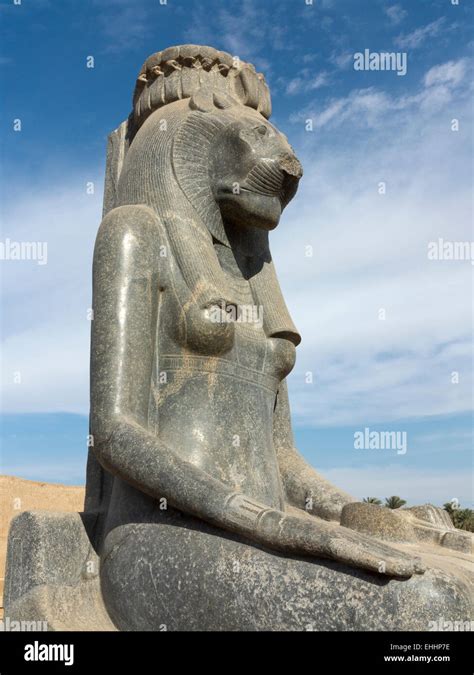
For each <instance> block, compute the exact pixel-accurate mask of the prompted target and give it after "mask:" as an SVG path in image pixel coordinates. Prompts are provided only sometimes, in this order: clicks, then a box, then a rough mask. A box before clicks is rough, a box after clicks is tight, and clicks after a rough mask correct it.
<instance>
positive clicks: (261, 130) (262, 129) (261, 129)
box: [255, 124, 267, 136]
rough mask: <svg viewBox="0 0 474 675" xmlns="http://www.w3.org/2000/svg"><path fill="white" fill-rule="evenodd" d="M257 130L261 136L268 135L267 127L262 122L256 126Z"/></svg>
mask: <svg viewBox="0 0 474 675" xmlns="http://www.w3.org/2000/svg"><path fill="white" fill-rule="evenodd" d="M255 131H256V132H257V134H258V135H259V136H266V135H267V127H266V126H264V125H263V124H261V125H260V126H258V127H256V128H255Z"/></svg>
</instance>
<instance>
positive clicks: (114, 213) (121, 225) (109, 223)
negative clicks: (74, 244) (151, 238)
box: [98, 204, 161, 236]
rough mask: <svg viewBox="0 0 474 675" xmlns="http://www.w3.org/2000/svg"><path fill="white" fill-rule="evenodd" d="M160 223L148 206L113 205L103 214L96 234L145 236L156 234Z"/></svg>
mask: <svg viewBox="0 0 474 675" xmlns="http://www.w3.org/2000/svg"><path fill="white" fill-rule="evenodd" d="M160 223H161V221H160V218H159V216H158V215H157V213H156V212H155V211H154V210H153V209H152V208H150V207H149V206H146V205H145V204H126V205H124V206H117V207H115V208H114V209H112V210H111V211H109V212H108V213H107V214H106V215H105V216H104V218H103V219H102V222H101V224H100V228H99V233H98V234H100V235H103V234H108V235H111V236H120V235H122V234H135V235H137V236H147V235H149V234H152V233H154V234H155V236H156V230H157V229H161V227H160Z"/></svg>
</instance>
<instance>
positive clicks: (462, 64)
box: [424, 59, 468, 87]
mask: <svg viewBox="0 0 474 675" xmlns="http://www.w3.org/2000/svg"><path fill="white" fill-rule="evenodd" d="M467 68H468V60H467V59H459V60H458V61H448V62H447V63H443V64H441V65H439V66H433V68H430V70H429V71H428V72H427V73H426V75H425V79H424V82H425V86H427V87H432V86H433V85H439V84H446V85H452V86H456V85H458V84H459V83H460V82H462V81H463V80H464V78H465V76H466V71H467Z"/></svg>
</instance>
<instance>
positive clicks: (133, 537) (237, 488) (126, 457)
mask: <svg viewBox="0 0 474 675" xmlns="http://www.w3.org/2000/svg"><path fill="white" fill-rule="evenodd" d="M270 114H271V104H270V95H269V90H268V87H267V85H266V83H265V80H264V77H263V76H262V75H261V74H258V73H257V72H256V71H255V69H254V68H253V66H251V65H250V64H247V63H244V62H242V61H239V60H237V59H234V58H233V57H231V56H230V55H229V54H226V53H224V52H221V51H217V50H215V49H212V48H211V47H201V46H196V45H184V46H179V47H172V48H169V49H166V50H165V51H163V52H159V53H156V54H153V55H152V56H150V57H149V58H148V59H147V60H146V62H145V64H144V66H143V68H142V69H141V71H140V74H139V77H138V80H137V84H136V88H135V93H134V98H133V111H132V114H131V116H130V117H129V119H128V120H126V122H124V123H123V124H122V125H121V126H120V127H119V129H118V130H117V131H116V132H114V133H113V134H112V135H111V137H110V142H109V156H108V164H107V178H106V189H105V197H104V217H103V221H102V223H101V225H100V228H99V232H98V235H97V240H96V245H95V252H94V263H93V312H94V319H93V322H92V344H91V412H90V438H91V439H92V443H91V448H90V452H89V460H88V472H87V486H86V490H87V491H86V503H85V509H84V514H82V515H81V516H78V517H77V518H76V519H75V520H74V521H72V520H69V521H67V518H66V516H64V518H63V519H62V520H61V519H59V521H58V520H56V521H55V522H52V521H51V518H50V517H49V516H48V517H47V518H46V517H44V518H46V520H47V522H46V523H44V522H43V521H42V520H41V519H42V516H41V515H40V514H39V515H38V514H37V515H35V514H27V515H24V516H20V518H19V519H17V522H16V524H15V523H14V525H13V528H12V529H13V530H14V534H13V535H11V544H10V554H9V578H10V600H9V609H10V611H11V613H13V614H15V615H16V616H19V615H21V614H23V615H25V614H27V613H28V612H29V613H30V614H31V612H32V611H33V610H32V607H33V608H36V610H35V611H40V610H38V608H39V607H42V608H43V609H42V610H41V611H42V612H43V613H44V614H49V618H50V621H51V622H52V624H53V625H54V626H55V627H57V626H59V627H63V628H64V626H66V627H67V626H69V627H71V625H72V624H74V626H76V627H77V626H78V625H79V626H82V627H88V628H89V629H94V628H96V629H104V630H116V629H118V630H149V631H158V630H161V629H163V627H165V628H166V629H168V630H402V629H412V630H428V628H429V622H430V621H434V620H436V619H437V618H439V617H444V618H445V619H450V620H469V619H470V618H471V617H472V567H470V566H471V565H472V559H471V557H470V554H471V550H472V549H471V547H472V540H471V538H470V536H469V535H468V534H467V533H462V532H460V531H458V530H455V529H454V527H453V525H452V523H451V521H450V519H449V516H448V514H447V513H445V512H442V511H440V510H439V509H436V508H435V507H431V506H429V505H428V506H425V507H417V508H415V509H403V510H402V511H400V512H392V511H390V510H389V509H383V508H380V507H378V506H375V505H372V504H362V503H358V502H357V501H356V500H355V499H354V498H353V497H351V496H350V495H349V494H346V493H345V492H344V491H343V490H340V489H338V488H337V487H335V486H333V485H331V484H330V483H329V482H328V481H327V480H325V479H324V478H323V477H322V476H321V475H320V474H319V473H317V472H316V471H315V470H314V469H313V468H312V467H311V466H310V465H308V464H307V462H306V461H305V460H304V459H303V457H302V456H301V455H300V454H299V452H298V451H297V450H296V448H295V447H294V442H293V437H292V431H291V420H290V408H289V401H288V393H287V385H286V377H287V376H288V374H289V373H290V372H291V370H292V368H293V366H294V363H295V354H296V347H297V346H298V344H299V342H300V335H299V333H298V331H297V329H296V327H295V326H294V324H293V321H292V319H291V316H290V313H289V310H288V308H287V306H286V304H285V301H284V299H283V296H282V292H281V289H280V286H279V283H278V279H277V275H276V271H275V267H274V264H273V261H272V256H271V253H270V248H269V233H270V232H271V231H272V230H273V229H274V228H275V227H277V225H278V224H279V221H280V218H281V215H282V212H283V210H284V208H285V207H286V205H287V204H288V203H289V202H290V200H291V199H293V197H294V196H295V194H296V191H297V188H298V182H299V180H300V179H301V177H302V175H303V170H302V167H301V164H300V162H299V160H298V158H297V157H296V155H295V152H294V150H293V148H292V147H291V146H290V144H289V142H288V140H287V139H286V137H285V136H284V135H283V134H282V133H281V132H280V131H279V130H278V129H277V128H275V126H273V125H272V124H271V123H270V122H269V118H270ZM68 518H69V519H70V517H69V516H68ZM66 521H67V522H66ZM38 523H39V524H38ZM55 528H56V529H55ZM30 530H32V531H34V532H35V533H36V534H35V535H34V536H33V539H35V540H36V541H37V542H38V543H37V544H36V545H37V546H38V547H41V542H39V541H38V540H39V539H41V537H42V538H43V545H44V541H45V540H47V539H48V537H49V538H52V537H53V530H54V532H55V533H56V534H55V536H56V539H57V537H58V535H59V537H60V538H61V537H62V539H63V540H64V541H66V540H67V541H69V542H71V541H74V544H73V545H72V548H73V550H72V551H71V550H69V551H68V550H67V549H64V550H63V552H62V553H61V552H60V551H56V552H55V553H54V555H55V556H56V558H55V559H56V563H55V564H56V567H57V566H58V565H59V567H61V565H62V566H63V572H64V574H63V576H61V574H62V573H61V574H59V577H60V578H59V577H58V575H57V574H56V577H54V573H53V572H52V571H51V570H52V569H53V568H54V564H53V561H51V563H50V568H51V570H50V571H49V572H48V573H46V572H45V571H44V569H43V570H42V576H41V574H39V572H38V571H37V569H36V568H35V564H36V565H37V563H35V562H34V560H33V562H32V561H31V560H29V561H28V562H25V561H23V562H22V563H21V565H23V567H24V568H25V569H27V570H30V572H29V573H26V574H24V577H25V578H28V577H30V578H32V577H34V578H35V579H36V581H34V582H31V583H30V584H29V585H27V586H23V587H22V588H21V589H19V586H20V584H19V582H18V581H17V580H16V577H15V571H14V567H15V555H17V553H15V550H16V549H15V544H14V543H13V542H14V540H16V541H18V540H19V538H20V539H21V538H22V537H23V540H24V538H25V537H26V536H27V535H28V532H29V531H30ZM48 533H49V534H48ZM81 533H82V534H81ZM29 536H30V538H31V535H29ZM15 538H16V539H15ZM58 546H59V544H58ZM70 546H71V544H70ZM76 549H77V550H76ZM49 555H50V557H51V556H52V557H53V558H54V555H53V553H50V554H49ZM68 555H69V557H68ZM71 556H72V560H73V563H71ZM16 561H17V564H20V563H18V557H16ZM85 561H88V562H90V561H93V565H92V566H91V571H89V573H84V570H83V567H84V565H85ZM28 565H29V567H28ZM64 570H67V571H64ZM48 574H49V576H48ZM35 575H36V576H35ZM51 575H52V576H51ZM68 575H69V577H71V576H72V577H73V578H75V579H76V583H75V584H74V583H71V582H69V583H66V581H65V579H66V578H67V577H68ZM74 575H75V576H74ZM63 577H64V578H63ZM58 579H59V581H58ZM65 586H68V587H69V589H71V587H72V588H75V589H76V590H75V591H71V590H69V591H68V593H69V596H68V597H69V598H71V597H72V596H71V593H73V594H75V595H74V598H75V600H74V601H73V600H71V599H69V600H68V601H66V600H64V597H63V596H64V595H66V591H65V590H64V588H65ZM39 589H41V593H43V595H42V596H41V598H42V600H39V599H38V597H40V596H39V594H40V591H39ZM45 589H46V590H45ZM45 598H46V599H45ZM77 598H80V601H78V600H77ZM61 603H63V609H62V610H61V609H58V605H60V604H61ZM64 605H65V606H66V607H69V611H70V612H71V617H72V618H70V619H69V624H68V619H67V612H66V611H65V610H64ZM73 605H74V609H72V607H73ZM45 607H47V609H45ZM91 607H94V613H95V616H94V619H93V620H92V618H91V613H92V612H91V610H90V608H91ZM88 608H89V609H88ZM88 617H89V618H88ZM88 621H89V623H88Z"/></svg>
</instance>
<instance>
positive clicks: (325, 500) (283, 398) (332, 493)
mask: <svg viewBox="0 0 474 675" xmlns="http://www.w3.org/2000/svg"><path fill="white" fill-rule="evenodd" d="M273 439H274V443H275V448H276V451H277V455H278V464H279V467H280V472H281V476H282V480H283V485H284V487H285V490H286V495H287V499H288V501H289V503H290V504H291V505H292V506H296V507H297V508H299V509H304V510H305V511H307V512H308V513H312V514H314V515H318V516H320V517H321V518H324V519H325V520H337V521H338V522H339V520H340V515H341V510H342V507H343V506H344V505H345V504H350V503H351V502H355V501H356V500H355V499H354V498H353V497H351V496H350V495H349V494H347V493H346V492H344V491H343V490H339V489H338V488H336V487H335V486H334V485H332V484H331V483H330V482H329V481H328V480H326V479H325V478H323V476H321V475H320V474H319V473H318V472H317V471H315V470H314V469H313V467H312V466H311V465H310V464H308V462H306V460H305V459H304V458H303V457H302V455H301V454H300V453H299V452H298V450H297V449H296V448H295V446H294V441H293V432H292V429H291V414H290V404H289V400H288V387H287V384H286V380H283V382H282V383H281V385H280V388H279V390H278V395H277V401H276V406H275V411H274V417H273Z"/></svg>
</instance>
